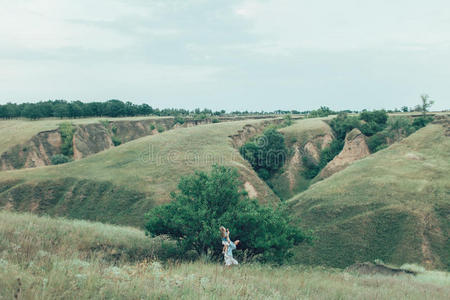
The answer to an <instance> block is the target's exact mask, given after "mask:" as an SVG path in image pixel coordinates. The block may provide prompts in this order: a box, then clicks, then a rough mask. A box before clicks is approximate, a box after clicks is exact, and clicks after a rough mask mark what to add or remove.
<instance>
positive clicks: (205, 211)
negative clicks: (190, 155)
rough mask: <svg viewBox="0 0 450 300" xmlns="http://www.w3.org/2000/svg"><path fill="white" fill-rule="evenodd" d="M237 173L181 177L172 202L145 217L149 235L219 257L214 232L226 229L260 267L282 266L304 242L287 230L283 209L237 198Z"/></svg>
mask: <svg viewBox="0 0 450 300" xmlns="http://www.w3.org/2000/svg"><path fill="white" fill-rule="evenodd" d="M238 177H239V175H238V173H237V171H236V169H233V168H227V167H223V166H220V167H219V166H213V169H212V171H211V172H210V173H209V174H208V173H205V172H196V173H195V174H194V175H191V176H186V177H183V178H182V179H181V181H180V183H179V185H178V188H179V192H178V193H172V194H171V197H172V199H173V200H172V202H170V203H168V204H165V205H162V206H158V207H156V208H154V209H152V210H151V211H150V212H149V213H148V215H147V216H148V218H149V221H148V223H147V224H146V229H147V231H148V233H150V235H168V236H170V237H171V238H173V239H175V240H176V241H177V242H178V244H179V246H180V247H181V248H182V249H183V251H185V252H187V251H189V250H195V251H196V252H197V253H198V254H199V255H202V254H206V255H208V254H210V255H212V256H215V257H219V256H220V254H221V250H222V245H221V243H220V234H219V226H221V225H223V226H226V227H228V228H229V229H230V231H231V233H232V238H233V239H239V240H240V241H241V244H240V245H239V248H240V249H244V250H245V252H246V254H247V255H248V257H252V258H254V259H256V260H258V261H261V262H275V263H283V262H285V261H286V260H287V259H288V258H289V257H290V256H291V255H292V253H291V251H290V250H291V248H292V247H293V246H294V245H296V244H299V243H300V242H302V241H304V240H305V239H306V238H307V237H306V236H305V235H304V234H303V233H302V232H301V231H300V230H299V229H298V228H297V227H294V226H292V225H290V220H289V218H288V216H287V213H286V211H285V210H284V208H283V207H279V208H276V209H273V208H271V207H268V206H267V207H266V206H261V205H259V204H258V202H257V201H253V200H250V199H248V197H246V196H245V192H240V191H239V187H241V183H240V182H239V180H238Z"/></svg>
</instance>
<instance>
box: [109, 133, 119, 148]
mask: <svg viewBox="0 0 450 300" xmlns="http://www.w3.org/2000/svg"><path fill="white" fill-rule="evenodd" d="M111 140H112V142H113V144H114V146H116V147H117V146H119V145H120V144H122V140H121V139H120V138H119V137H117V136H115V135H114V136H112V137H111Z"/></svg>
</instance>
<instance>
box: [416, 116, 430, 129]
mask: <svg viewBox="0 0 450 300" xmlns="http://www.w3.org/2000/svg"><path fill="white" fill-rule="evenodd" d="M432 121H433V117H432V116H422V117H418V118H414V121H413V123H412V125H413V126H414V127H415V128H416V130H418V129H420V128H422V127H425V126H427V125H428V123H430V122H432Z"/></svg>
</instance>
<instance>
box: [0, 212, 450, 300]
mask: <svg viewBox="0 0 450 300" xmlns="http://www.w3.org/2000/svg"><path fill="white" fill-rule="evenodd" d="M105 242H108V243H110V244H114V245H116V246H118V245H120V247H118V248H122V249H123V250H124V251H126V249H132V248H135V247H138V248H139V247H149V249H154V242H153V241H151V240H150V239H148V238H145V237H144V235H143V233H142V232H140V231H137V230H135V229H132V228H123V227H116V226H110V225H104V224H100V223H89V222H84V221H66V220H62V219H51V218H48V217H36V216H32V215H19V214H11V213H7V212H0V299H13V298H14V295H15V294H16V293H17V296H18V299H406V298H407V299H445V297H446V295H448V294H449V293H450V288H449V286H450V279H449V277H448V274H447V273H443V272H424V273H421V274H419V275H418V276H416V277H412V276H409V275H402V276H398V277H388V276H381V275H377V276H368V275H361V276H359V275H356V274H350V273H347V272H345V271H341V270H337V269H326V268H320V267H317V268H310V267H302V266H285V267H270V266H265V265H258V264H248V265H243V266H240V267H238V268H233V269H225V268H224V267H223V266H222V265H221V264H218V263H211V262H202V261H199V262H195V263H164V264H161V263H160V262H158V261H157V260H143V261H139V262H137V261H134V260H132V259H129V260H120V261H115V262H114V263H113V262H111V261H109V260H106V259H105V257H108V255H107V254H105V252H108V251H109V250H108V249H105V251H103V250H99V251H95V252H94V251H91V252H90V255H89V256H87V255H86V254H87V253H89V251H87V250H85V249H84V248H85V247H86V246H88V245H91V246H94V245H96V243H105ZM31 245H33V246H32V247H31ZM80 245H84V248H83V247H82V248H80ZM83 249H84V250H83ZM30 251H33V253H30ZM86 251H87V252H86ZM416 268H417V266H416Z"/></svg>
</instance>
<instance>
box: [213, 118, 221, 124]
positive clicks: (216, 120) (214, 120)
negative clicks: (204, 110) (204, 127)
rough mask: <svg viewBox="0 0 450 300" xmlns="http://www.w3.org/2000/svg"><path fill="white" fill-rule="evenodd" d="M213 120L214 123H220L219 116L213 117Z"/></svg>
mask: <svg viewBox="0 0 450 300" xmlns="http://www.w3.org/2000/svg"><path fill="white" fill-rule="evenodd" d="M211 122H213V123H219V122H220V120H219V119H217V118H214V119H212V121H211Z"/></svg>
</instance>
